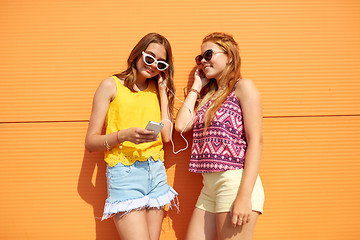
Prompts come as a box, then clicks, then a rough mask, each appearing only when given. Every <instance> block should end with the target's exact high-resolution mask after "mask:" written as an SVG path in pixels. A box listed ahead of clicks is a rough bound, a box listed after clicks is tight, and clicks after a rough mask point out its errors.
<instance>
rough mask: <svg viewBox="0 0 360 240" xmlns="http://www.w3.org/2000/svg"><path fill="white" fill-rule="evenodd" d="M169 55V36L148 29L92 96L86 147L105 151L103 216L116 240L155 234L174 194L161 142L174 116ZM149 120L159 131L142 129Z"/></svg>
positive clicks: (168, 138)
mask: <svg viewBox="0 0 360 240" xmlns="http://www.w3.org/2000/svg"><path fill="white" fill-rule="evenodd" d="M172 58H173V57H172V51H171V47H170V43H169V42H168V40H167V39H166V38H165V37H163V36H162V35H160V34H157V33H149V34H147V35H145V36H144V37H143V38H142V39H141V40H140V41H139V42H138V44H137V45H136V46H135V47H134V48H133V50H132V51H131V53H130V56H129V58H128V68H127V69H126V70H125V71H123V72H122V73H120V74H118V75H115V76H112V77H109V78H107V79H105V80H104V81H102V82H101V84H100V86H99V87H98V89H97V90H96V93H95V95H94V100H93V107H92V112H91V117H90V121H89V127H88V130H87V134H86V140H85V147H86V149H87V150H88V151H104V152H105V156H104V160H105V162H106V163H107V169H106V177H107V189H108V198H107V199H106V203H105V208H104V214H103V218H102V219H103V220H104V219H107V218H110V217H113V219H114V221H115V225H116V227H117V230H118V232H119V235H120V237H121V239H145V240H149V239H159V237H160V233H161V226H162V220H163V214H164V213H163V208H164V206H165V205H167V204H171V203H173V200H174V199H176V196H177V193H176V191H175V190H174V189H173V188H172V187H170V186H169V185H168V184H167V176H166V171H165V167H164V163H163V161H164V151H163V143H162V141H166V142H167V141H169V140H170V133H171V126H172V121H171V120H172V119H173V118H172V111H173V102H174V99H173V95H172V94H170V92H169V90H168V89H171V90H172V91H174V84H173V74H174V67H173V61H172V60H173V59H172ZM165 120H167V121H165ZM149 121H155V122H160V121H161V122H163V128H162V130H161V134H160V135H159V136H158V135H157V134H154V133H153V131H150V130H146V129H145V127H146V124H147V123H148V122H149ZM104 126H105V127H106V132H105V133H103V132H102V129H103V127H104Z"/></svg>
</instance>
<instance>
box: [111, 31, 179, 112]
mask: <svg viewBox="0 0 360 240" xmlns="http://www.w3.org/2000/svg"><path fill="white" fill-rule="evenodd" d="M151 43H158V44H161V45H163V46H164V47H165V50H166V62H167V63H168V64H169V67H168V68H167V69H166V70H165V71H164V73H165V75H166V76H167V78H168V79H167V87H168V88H167V89H166V93H167V97H168V100H169V104H168V106H169V109H168V111H169V113H170V116H171V117H173V116H174V101H175V98H174V95H173V93H174V94H175V86H174V81H173V77H174V63H173V55H172V50H171V46H170V43H169V41H168V40H167V39H166V38H165V37H164V36H162V35H160V34H158V33H149V34H147V35H145V36H144V37H143V38H142V39H140V41H139V42H138V43H137V44H136V46H135V47H134V48H133V49H132V51H131V53H130V55H129V57H128V60H127V64H128V67H127V69H126V70H125V71H123V72H121V73H119V74H116V75H115V76H117V77H118V78H119V79H124V85H125V86H126V87H127V88H129V89H130V90H131V91H133V92H134V91H135V90H134V84H135V80H136V73H137V69H136V63H137V61H138V60H139V58H141V57H142V52H143V51H145V50H146V48H147V47H148V46H149V45H150V44H151ZM157 79H158V76H155V77H153V78H151V79H150V80H153V81H155V82H157ZM156 86H157V85H156ZM169 89H170V90H171V91H170V90H169ZM171 92H173V93H171Z"/></svg>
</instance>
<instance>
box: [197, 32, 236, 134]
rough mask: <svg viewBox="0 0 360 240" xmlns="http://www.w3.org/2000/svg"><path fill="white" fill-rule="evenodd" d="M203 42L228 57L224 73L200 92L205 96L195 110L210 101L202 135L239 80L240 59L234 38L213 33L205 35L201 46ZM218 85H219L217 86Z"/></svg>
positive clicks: (211, 80) (224, 34)
mask: <svg viewBox="0 0 360 240" xmlns="http://www.w3.org/2000/svg"><path fill="white" fill-rule="evenodd" d="M205 42H212V43H215V44H217V45H218V46H219V47H220V48H221V49H222V50H223V51H224V53H225V54H226V55H227V56H228V59H229V63H228V64H227V66H226V67H225V69H224V71H223V72H222V73H221V74H220V76H219V79H218V80H217V81H216V80H215V79H210V82H209V83H208V84H207V86H205V87H204V89H203V91H202V92H205V95H204V96H203V97H201V98H200V101H199V105H198V107H197V110H199V109H200V108H201V107H202V106H204V105H205V104H206V102H208V101H209V100H210V99H212V103H211V105H210V107H209V108H208V110H207V112H206V114H205V126H204V133H205V131H206V130H207V128H208V127H209V125H210V124H211V122H212V121H213V120H214V117H215V113H216V111H217V110H218V109H219V108H220V106H221V104H222V103H223V102H224V101H225V99H226V97H227V96H228V95H229V94H230V92H231V91H232V90H233V88H234V86H235V84H236V82H237V80H238V79H239V78H241V73H240V67H241V58H240V54H239V48H238V44H237V43H236V42H235V40H234V38H233V37H232V36H231V35H229V34H226V33H220V32H214V33H211V34H209V35H207V36H206V37H205V38H204V39H203V41H202V44H204V43H205ZM218 83H219V85H218Z"/></svg>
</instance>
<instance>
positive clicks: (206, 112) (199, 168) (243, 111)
mask: <svg viewBox="0 0 360 240" xmlns="http://www.w3.org/2000/svg"><path fill="white" fill-rule="evenodd" d="M195 60H196V64H197V65H198V66H199V67H198V69H197V70H196V71H195V80H194V83H193V85H192V88H191V89H190V90H189V93H188V95H187V97H186V99H185V101H184V103H183V105H182V106H181V108H180V110H179V111H178V114H177V116H176V121H175V129H176V130H177V131H182V130H183V129H184V128H185V131H189V130H191V129H193V144H192V150H191V158H190V166H189V170H190V171H192V172H196V173H202V176H203V184H204V186H203V189H202V190H201V193H200V196H199V198H198V201H197V203H196V206H195V209H194V211H193V214H192V217H191V220H190V223H189V227H188V231H187V236H186V239H188V240H201V239H211V240H212V239H252V237H253V232H254V227H255V223H256V220H257V218H258V216H259V214H261V213H262V210H263V202H264V190H263V187H262V183H261V181H260V178H259V176H258V174H259V168H260V161H261V153H262V144H263V137H262V107H261V97H260V94H259V92H258V90H257V89H256V87H255V85H254V83H253V82H252V81H251V80H249V79H244V78H241V75H240V55H239V49H238V45H237V43H236V42H235V41H234V39H233V37H232V36H230V35H228V34H224V33H212V34H210V35H208V36H206V37H205V38H204V39H203V42H202V45H201V55H198V56H197V57H196V58H195ZM194 112H196V114H194Z"/></svg>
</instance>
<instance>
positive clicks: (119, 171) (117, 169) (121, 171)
mask: <svg viewBox="0 0 360 240" xmlns="http://www.w3.org/2000/svg"><path fill="white" fill-rule="evenodd" d="M131 169H132V165H130V166H126V165H123V164H121V163H118V164H116V165H115V166H114V167H108V168H107V171H106V177H107V179H108V181H109V182H110V183H113V182H117V181H121V179H122V178H124V177H126V176H127V175H129V174H130V173H131Z"/></svg>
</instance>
